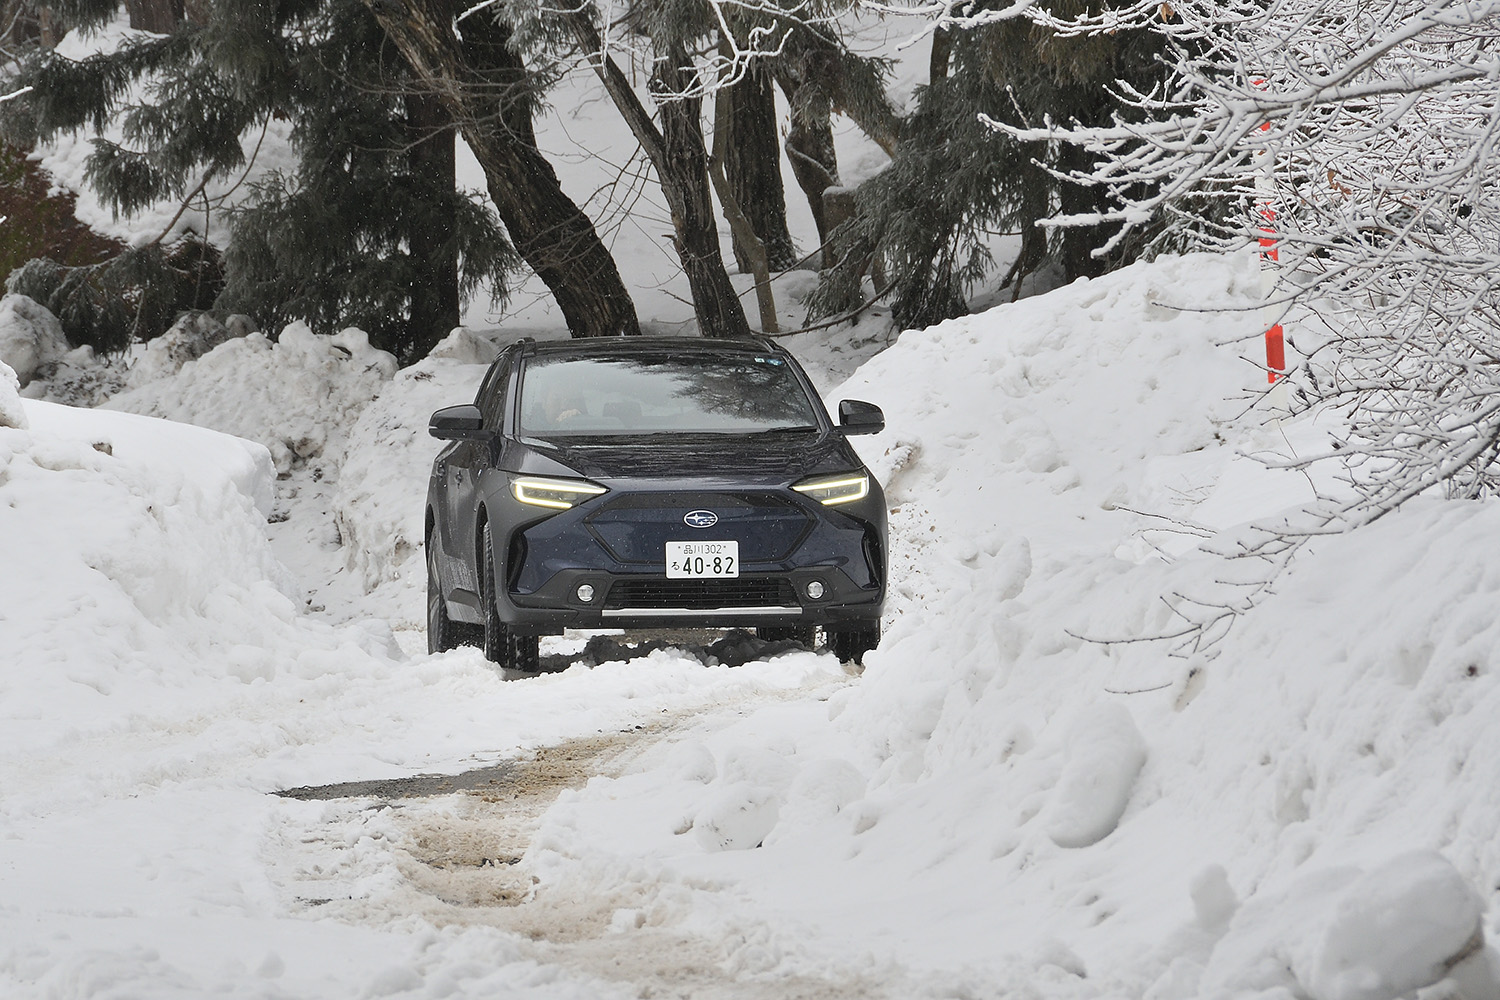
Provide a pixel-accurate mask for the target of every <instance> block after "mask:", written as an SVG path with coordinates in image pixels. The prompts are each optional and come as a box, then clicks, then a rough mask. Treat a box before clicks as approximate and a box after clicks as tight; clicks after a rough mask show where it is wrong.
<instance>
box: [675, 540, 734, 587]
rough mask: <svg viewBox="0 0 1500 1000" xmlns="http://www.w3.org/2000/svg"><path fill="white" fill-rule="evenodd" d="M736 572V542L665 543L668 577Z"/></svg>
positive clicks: (692, 576) (704, 575)
mask: <svg viewBox="0 0 1500 1000" xmlns="http://www.w3.org/2000/svg"><path fill="white" fill-rule="evenodd" d="M739 575H740V543H739V542H668V543H667V579H669V580H683V579H697V578H701V577H721V576H739Z"/></svg>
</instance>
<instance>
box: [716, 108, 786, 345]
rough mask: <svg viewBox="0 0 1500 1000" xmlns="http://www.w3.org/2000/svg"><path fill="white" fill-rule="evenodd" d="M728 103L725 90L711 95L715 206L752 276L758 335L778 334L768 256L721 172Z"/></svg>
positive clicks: (727, 179)
mask: <svg viewBox="0 0 1500 1000" xmlns="http://www.w3.org/2000/svg"><path fill="white" fill-rule="evenodd" d="M729 103H730V100H729V94H728V92H727V91H724V90H720V91H719V92H718V94H716V95H715V98H714V151H713V155H712V156H710V157H709V161H708V172H709V176H710V177H712V178H713V182H714V190H715V191H717V192H718V193H719V204H721V205H723V206H724V217H725V218H726V219H728V220H729V228H730V230H731V231H732V232H733V233H734V241H735V245H736V247H738V246H740V245H743V246H744V248H745V257H746V259H747V260H748V262H749V270H750V273H751V274H752V275H754V276H755V302H756V305H757V306H758V307H759V309H760V329H761V332H762V333H780V332H781V324H780V323H779V322H778V321H777V319H776V297H775V296H774V295H773V294H772V292H771V266H770V256H769V255H768V254H767V253H766V245H765V244H764V243H762V242H761V240H760V237H759V236H757V235H756V234H755V228H754V227H753V226H752V225H751V224H750V219H749V217H747V216H746V215H745V212H744V210H743V208H741V206H740V202H739V199H738V198H736V197H735V193H734V187H733V185H732V184H730V182H729V176H728V174H727V173H726V172H725V170H724V161H725V159H726V157H727V155H728V152H727V147H728V145H729V128H728V119H729V115H730V110H729ZM736 253H738V251H736Z"/></svg>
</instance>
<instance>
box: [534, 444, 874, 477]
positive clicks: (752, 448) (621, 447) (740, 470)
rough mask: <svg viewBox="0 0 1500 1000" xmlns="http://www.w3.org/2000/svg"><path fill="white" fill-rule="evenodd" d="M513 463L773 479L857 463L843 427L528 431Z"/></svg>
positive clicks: (605, 473)
mask: <svg viewBox="0 0 1500 1000" xmlns="http://www.w3.org/2000/svg"><path fill="white" fill-rule="evenodd" d="M519 444H520V447H521V448H522V449H523V454H522V455H520V456H518V457H519V461H518V462H517V463H516V465H515V466H512V467H513V468H517V471H520V472H523V473H526V474H529V475H540V476H546V475H552V476H579V477H582V478H584V479H594V480H599V481H603V482H608V481H610V480H616V481H619V480H631V481H636V482H648V481H653V480H662V481H676V482H680V481H681V480H684V479H695V480H699V481H700V482H703V483H705V484H706V483H708V482H718V483H726V484H727V483H739V484H742V485H757V486H778V485H785V484H787V483H792V482H796V481H797V480H799V479H803V478H806V477H807V476H815V475H819V474H822V473H837V472H848V471H850V470H853V469H858V468H862V463H861V462H860V460H859V457H858V456H857V455H856V454H855V453H854V450H853V449H852V448H850V447H849V443H848V442H847V441H846V440H844V437H843V435H842V434H837V433H827V432H823V433H808V434H796V433H793V434H766V435H761V436H753V435H751V436H743V435H733V436H729V435H724V436H719V435H698V436H686V435H677V436H671V437H668V436H661V437H651V438H633V439H631V440H629V441H624V442H622V441H616V440H606V439H601V438H584V439H578V440H566V439H561V440H559V439H552V440H546V441H543V440H538V439H534V438H527V439H525V440H524V441H522V442H520V443H519Z"/></svg>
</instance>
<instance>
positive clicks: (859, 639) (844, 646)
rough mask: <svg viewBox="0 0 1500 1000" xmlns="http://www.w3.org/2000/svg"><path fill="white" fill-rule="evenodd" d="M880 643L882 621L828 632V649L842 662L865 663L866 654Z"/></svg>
mask: <svg viewBox="0 0 1500 1000" xmlns="http://www.w3.org/2000/svg"><path fill="white" fill-rule="evenodd" d="M878 645H880V623H879V622H872V623H871V624H869V625H867V626H864V627H862V628H856V629H847V630H844V631H839V632H829V633H828V649H829V651H830V652H831V653H833V655H834V656H837V657H838V658H839V662H840V663H861V664H862V663H864V660H865V654H866V653H868V652H869V651H870V650H872V649H874V648H875V647H876V646H878Z"/></svg>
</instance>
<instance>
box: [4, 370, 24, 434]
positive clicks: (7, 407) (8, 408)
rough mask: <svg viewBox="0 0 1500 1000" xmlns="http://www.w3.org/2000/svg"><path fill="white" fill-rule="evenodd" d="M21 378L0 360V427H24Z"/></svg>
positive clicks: (22, 428) (21, 428)
mask: <svg viewBox="0 0 1500 1000" xmlns="http://www.w3.org/2000/svg"><path fill="white" fill-rule="evenodd" d="M20 388H21V380H20V379H18V378H16V373H15V371H14V370H13V369H12V368H11V367H10V366H9V365H7V364H6V363H5V362H4V361H0V427H14V428H17V429H18V430H23V431H24V430H25V429H26V425H27V422H26V410H25V408H24V407H22V406H21V393H20V391H19V390H20Z"/></svg>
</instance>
